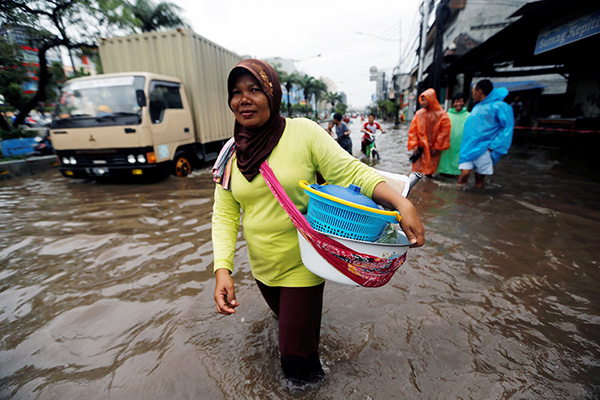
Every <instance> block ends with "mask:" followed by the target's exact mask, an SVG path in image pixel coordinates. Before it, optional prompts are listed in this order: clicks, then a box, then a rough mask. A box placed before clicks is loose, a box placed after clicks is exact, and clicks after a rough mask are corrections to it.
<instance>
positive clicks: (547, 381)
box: [0, 124, 600, 399]
mask: <svg viewBox="0 0 600 400" xmlns="http://www.w3.org/2000/svg"><path fill="white" fill-rule="evenodd" d="M351 128H352V129H353V140H354V152H355V155H358V152H359V150H360V148H359V140H360V133H359V130H360V128H359V126H358V124H352V126H351ZM387 131H388V133H386V134H385V135H381V136H380V137H379V138H378V144H379V146H378V147H379V151H380V153H381V160H380V161H378V162H377V161H376V162H375V163H376V165H375V166H376V167H377V168H379V169H383V170H388V171H391V172H399V173H408V172H409V171H410V162H409V161H408V155H407V152H406V127H403V128H402V129H391V127H389V128H387ZM552 159H553V158H552V157H550V156H549V151H547V150H544V149H539V148H535V147H530V146H520V147H517V146H515V147H513V149H511V154H510V156H508V157H506V158H504V159H502V160H501V162H500V163H499V164H498V165H497V172H496V174H495V175H494V176H493V177H492V178H491V179H490V180H489V182H488V183H489V185H488V186H487V188H486V189H484V190H480V191H477V190H474V189H472V188H469V189H467V190H465V191H462V190H459V189H458V188H457V187H456V185H455V184H454V181H453V180H452V179H451V178H440V179H433V180H432V179H425V180H423V181H422V182H421V183H419V185H418V186H417V187H416V188H415V190H414V191H413V192H412V193H411V195H410V197H411V199H412V200H413V201H414V202H415V203H417V208H418V210H419V212H420V214H421V216H422V218H423V220H424V223H425V225H426V228H427V244H426V246H425V247H423V248H421V249H414V250H411V251H409V257H408V260H407V262H406V263H405V264H404V266H403V267H402V269H401V271H399V272H398V273H397V274H396V275H395V276H394V278H393V279H392V281H391V282H390V283H389V284H388V285H386V286H384V287H383V288H379V289H362V288H353V287H349V286H343V285H339V284H334V283H329V284H327V285H326V290H325V305H324V315H323V327H322V347H321V356H322V360H323V363H324V364H325V369H326V371H327V374H328V379H327V382H326V383H325V384H324V385H323V386H322V387H320V388H318V389H314V390H310V391H308V392H306V393H304V394H300V395H289V394H288V392H287V391H286V389H285V385H284V383H283V380H282V376H281V372H280V371H279V363H278V349H277V330H276V328H277V322H276V321H275V319H274V318H273V317H272V315H271V314H270V313H269V312H268V310H267V307H266V305H265V304H264V301H263V300H262V298H261V297H260V294H259V292H258V290H257V288H256V287H255V284H254V281H253V279H252V277H251V275H250V269H249V265H248V262H247V258H246V255H245V242H244V241H243V240H242V239H240V241H239V243H238V247H239V251H238V254H237V256H236V257H237V258H236V272H235V275H234V278H235V282H236V289H237V291H238V300H239V301H240V303H241V305H240V307H239V308H238V313H237V314H235V315H234V316H231V317H223V316H220V315H218V314H216V312H215V307H214V302H213V299H212V292H213V285H214V283H213V280H212V276H213V275H212V253H211V251H212V250H211V241H210V219H211V207H212V192H213V184H212V181H211V177H210V174H209V170H208V169H206V170H203V171H199V172H196V173H194V174H193V176H191V177H188V178H186V179H175V178H169V179H166V180H164V181H161V182H157V183H153V184H139V185H135V184H98V183H93V182H83V181H69V180H66V179H64V178H62V177H61V176H59V174H58V172H57V171H49V172H47V173H44V174H41V175H38V176H35V177H30V178H25V179H14V180H12V181H5V182H2V183H0V223H1V224H2V230H3V234H2V236H1V237H0V334H1V336H0V337H1V339H0V398H15V399H22V398H35V399H48V398H65V399H66V398H89V399H106V398H117V399H120V398H147V399H164V398H174V399H178V398H197V399H199V398H202V399H225V398H227V399H230V398H233V399H247V398H260V399H263V398H268V399H279V398H286V397H292V398H315V399H339V398H360V399H369V398H372V399H390V398H411V399H434V398H440V399H442V398H443V399H446V398H464V399H468V398H472V399H482V398H486V399H504V398H515V399H522V398H527V399H539V398H545V399H565V398H574V399H584V398H590V399H591V398H597V397H598V396H600V343H599V338H600V329H599V327H600V305H599V304H600V301H599V300H600V299H599V295H598V290H597V288H598V286H599V284H600V271H599V266H598V263H599V262H600V260H599V259H598V248H600V247H599V244H600V243H599V239H598V237H597V232H598V231H599V228H600V211H599V210H598V207H597V204H598V201H599V200H600V185H599V184H598V179H597V176H594V175H593V174H592V173H588V175H586V174H585V173H582V170H581V169H580V168H578V167H573V165H572V164H570V163H569V162H567V161H565V160H562V161H560V162H559V161H552Z"/></svg>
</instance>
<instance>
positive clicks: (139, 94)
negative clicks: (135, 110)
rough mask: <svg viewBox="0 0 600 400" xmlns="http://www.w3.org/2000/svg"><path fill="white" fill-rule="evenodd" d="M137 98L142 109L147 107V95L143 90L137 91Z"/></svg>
mask: <svg viewBox="0 0 600 400" xmlns="http://www.w3.org/2000/svg"><path fill="white" fill-rule="evenodd" d="M135 97H136V100H137V104H138V106H140V107H146V93H144V91H143V90H142V89H137V90H136V91H135Z"/></svg>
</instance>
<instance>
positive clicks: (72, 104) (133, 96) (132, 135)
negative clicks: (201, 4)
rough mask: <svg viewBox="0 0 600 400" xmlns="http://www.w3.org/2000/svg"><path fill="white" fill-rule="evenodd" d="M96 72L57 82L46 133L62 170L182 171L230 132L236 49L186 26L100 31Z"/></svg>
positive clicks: (95, 174) (88, 174) (86, 173)
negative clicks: (107, 34)
mask: <svg viewBox="0 0 600 400" xmlns="http://www.w3.org/2000/svg"><path fill="white" fill-rule="evenodd" d="M99 53H100V60H101V63H102V69H103V71H104V73H103V74H99V75H94V76H86V77H81V78H75V79H71V80H69V81H67V82H65V85H64V86H63V88H62V93H61V96H60V100H59V101H58V102H57V104H56V108H55V110H54V115H53V121H52V123H51V125H50V137H51V140H52V144H53V146H54V149H55V152H56V154H57V156H58V159H59V160H60V165H59V170H60V171H61V173H62V174H63V176H65V177H67V178H113V177H115V178H116V177H148V176H157V175H164V174H167V173H170V174H172V175H175V176H179V177H184V176H187V175H188V174H189V173H190V172H191V171H192V170H193V169H194V168H197V167H198V166H201V165H205V164H206V163H207V162H210V161H212V160H214V159H215V158H216V157H217V155H218V153H219V151H220V149H221V147H222V146H223V144H224V143H225V142H226V141H227V140H228V139H229V138H230V137H231V136H232V135H233V127H234V117H233V114H232V112H231V110H230V109H229V107H228V93H227V76H228V75H229V72H230V71H231V69H232V68H234V67H235V65H236V64H237V63H238V62H239V61H241V57H239V56H238V55H237V54H235V53H234V52H232V51H229V50H227V49H225V48H223V47H221V46H219V45H217V44H216V43H214V42H212V41H210V40H208V39H206V38H204V37H202V36H200V35H198V34H196V33H195V32H193V31H192V30H189V29H177V30H171V31H163V32H148V33H143V34H134V35H130V36H125V37H114V38H108V39H101V40H100V41H99Z"/></svg>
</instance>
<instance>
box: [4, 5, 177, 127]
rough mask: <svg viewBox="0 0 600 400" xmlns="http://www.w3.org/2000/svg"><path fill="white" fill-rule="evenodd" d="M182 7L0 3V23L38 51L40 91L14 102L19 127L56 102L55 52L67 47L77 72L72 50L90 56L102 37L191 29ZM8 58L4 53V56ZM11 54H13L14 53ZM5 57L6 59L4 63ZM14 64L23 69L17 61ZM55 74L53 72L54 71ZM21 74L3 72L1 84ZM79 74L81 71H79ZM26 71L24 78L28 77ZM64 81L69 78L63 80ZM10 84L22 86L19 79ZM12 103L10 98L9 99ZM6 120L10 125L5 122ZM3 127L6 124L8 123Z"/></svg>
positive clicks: (6, 89) (7, 91)
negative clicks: (51, 52) (51, 100)
mask: <svg viewBox="0 0 600 400" xmlns="http://www.w3.org/2000/svg"><path fill="white" fill-rule="evenodd" d="M179 11H180V9H179V7H177V6H175V5H173V4H171V3H164V2H163V3H159V4H158V5H156V6H155V5H154V3H152V2H151V1H150V0H137V1H136V2H135V3H130V2H128V1H127V0H2V1H1V2H0V25H2V27H3V28H7V29H18V30H20V31H22V32H23V33H25V35H24V36H26V37H27V38H28V39H27V40H28V43H27V46H29V47H32V48H35V49H37V55H38V63H37V64H38V65H39V67H38V70H37V73H36V75H37V77H38V88H37V89H38V90H37V92H36V93H35V94H33V95H30V96H23V97H22V98H20V99H14V100H13V101H14V103H11V104H12V105H13V106H15V107H16V108H17V109H18V116H17V118H16V120H15V122H14V125H16V126H19V125H22V124H23V123H24V121H25V118H26V117H27V115H28V114H29V112H30V111H31V110H32V109H33V108H35V107H36V106H37V104H38V103H40V102H43V101H46V100H48V99H49V98H52V94H51V93H52V92H53V91H52V86H53V83H56V82H60V79H61V78H60V77H58V76H57V74H58V71H55V70H54V68H51V67H50V66H49V65H48V60H47V53H48V51H49V50H50V49H53V48H59V47H64V48H66V49H67V50H68V51H69V55H70V56H71V64H72V65H73V70H75V65H74V63H73V62H72V55H71V54H72V53H71V52H72V51H75V52H83V53H89V52H90V50H93V49H96V48H97V46H96V42H97V40H98V39H99V38H100V37H107V36H111V35H113V34H114V33H115V32H123V31H125V30H128V31H136V29H137V30H141V31H148V30H158V29H161V28H162V27H166V28H170V27H175V26H176V27H184V26H187V25H186V24H185V23H184V22H183V21H182V20H181V19H180V18H179V17H178V16H177V13H178V12H179ZM3 54H4V53H3ZM11 54H12V53H11ZM5 58H6V57H4V55H3V57H2V60H3V63H4V60H5ZM12 61H13V62H14V64H13V65H15V66H17V67H18V66H19V65H22V61H21V60H18V59H17V60H16V62H15V59H14V58H13V59H12ZM52 71H54V72H52ZM17 72H19V73H22V71H20V70H10V71H9V70H7V69H2V70H0V75H3V76H2V77H0V82H2V81H7V80H9V79H10V75H11V74H13V75H14V73H17ZM75 74H77V72H75ZM26 75H27V72H25V73H24V74H22V75H21V76H26ZM63 81H64V79H63ZM9 82H20V83H23V82H24V81H23V80H21V81H18V80H17V79H14V80H9ZM0 90H2V92H1V94H3V95H4V96H5V97H7V94H8V97H11V96H13V98H14V97H16V96H18V95H17V94H15V93H13V92H14V91H16V89H15V86H14V85H12V89H11V85H10V84H9V85H4V86H0ZM7 101H8V100H7ZM4 122H6V121H4ZM3 126H4V124H3Z"/></svg>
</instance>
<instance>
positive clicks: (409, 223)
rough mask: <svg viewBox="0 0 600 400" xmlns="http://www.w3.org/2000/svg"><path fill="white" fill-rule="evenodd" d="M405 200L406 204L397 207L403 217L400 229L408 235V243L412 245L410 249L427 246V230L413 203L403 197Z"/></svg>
mask: <svg viewBox="0 0 600 400" xmlns="http://www.w3.org/2000/svg"><path fill="white" fill-rule="evenodd" d="M403 199H404V200H405V202H404V204H403V205H402V206H400V207H396V209H397V210H398V211H399V212H400V215H401V216H402V219H401V220H400V227H402V230H403V231H404V233H406V237H407V238H408V241H409V242H411V243H412V245H411V246H410V247H421V246H423V244H425V228H424V227H423V223H422V222H421V218H419V214H417V209H416V208H415V206H414V205H413V203H412V202H411V201H410V200H408V199H407V198H404V197H403Z"/></svg>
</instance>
